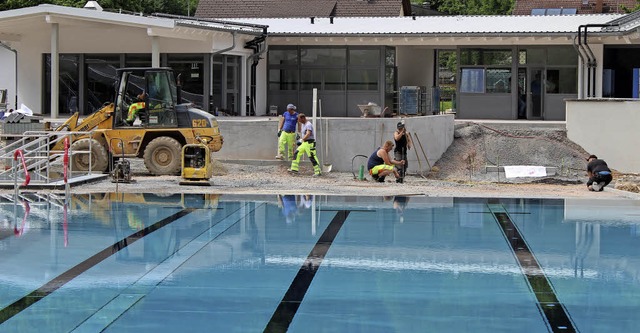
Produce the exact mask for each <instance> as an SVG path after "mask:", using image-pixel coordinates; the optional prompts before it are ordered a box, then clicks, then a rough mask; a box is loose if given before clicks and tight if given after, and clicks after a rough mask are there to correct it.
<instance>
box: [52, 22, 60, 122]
mask: <svg viewBox="0 0 640 333" xmlns="http://www.w3.org/2000/svg"><path fill="white" fill-rule="evenodd" d="M59 35H60V27H59V25H58V23H52V24H51V118H58V114H59V110H58V100H59V98H60V96H59V95H60V85H59V84H60V79H59V76H60V51H59V46H60V45H59V41H60V38H59Z"/></svg>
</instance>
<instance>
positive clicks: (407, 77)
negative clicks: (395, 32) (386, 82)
mask: <svg viewBox="0 0 640 333" xmlns="http://www.w3.org/2000/svg"><path fill="white" fill-rule="evenodd" d="M433 53H434V50H433V49H424V48H417V47H415V46H398V47H397V51H396V64H402V66H398V85H399V86H400V87H402V86H424V87H426V88H427V89H430V88H431V87H432V86H433V77H434V73H433V62H434V55H433ZM427 91H429V90H427Z"/></svg>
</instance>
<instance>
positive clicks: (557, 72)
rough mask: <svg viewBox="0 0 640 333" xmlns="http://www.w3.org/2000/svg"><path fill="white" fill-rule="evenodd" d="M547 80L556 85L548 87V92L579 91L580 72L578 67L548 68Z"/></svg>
mask: <svg viewBox="0 0 640 333" xmlns="http://www.w3.org/2000/svg"><path fill="white" fill-rule="evenodd" d="M547 81H550V82H551V83H553V84H555V85H556V87H553V89H550V88H549V87H547V92H548V93H558V94H577V93H578V91H577V89H578V72H577V70H576V68H560V69H549V70H547Z"/></svg>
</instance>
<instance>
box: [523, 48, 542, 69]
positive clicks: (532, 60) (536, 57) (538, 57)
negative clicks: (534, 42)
mask: <svg viewBox="0 0 640 333" xmlns="http://www.w3.org/2000/svg"><path fill="white" fill-rule="evenodd" d="M524 52H526V53H527V64H529V65H544V63H545V60H546V59H547V58H546V56H545V52H544V49H526V50H524Z"/></svg>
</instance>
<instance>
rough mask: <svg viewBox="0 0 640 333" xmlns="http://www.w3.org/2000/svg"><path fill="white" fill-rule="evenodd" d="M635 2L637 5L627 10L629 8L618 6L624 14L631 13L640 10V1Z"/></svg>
mask: <svg viewBox="0 0 640 333" xmlns="http://www.w3.org/2000/svg"><path fill="white" fill-rule="evenodd" d="M637 2H638V4H636V6H635V7H632V8H629V7H627V6H625V5H620V7H621V8H622V10H623V11H624V12H625V13H633V12H635V11H638V10H640V0H638V1H637Z"/></svg>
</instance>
